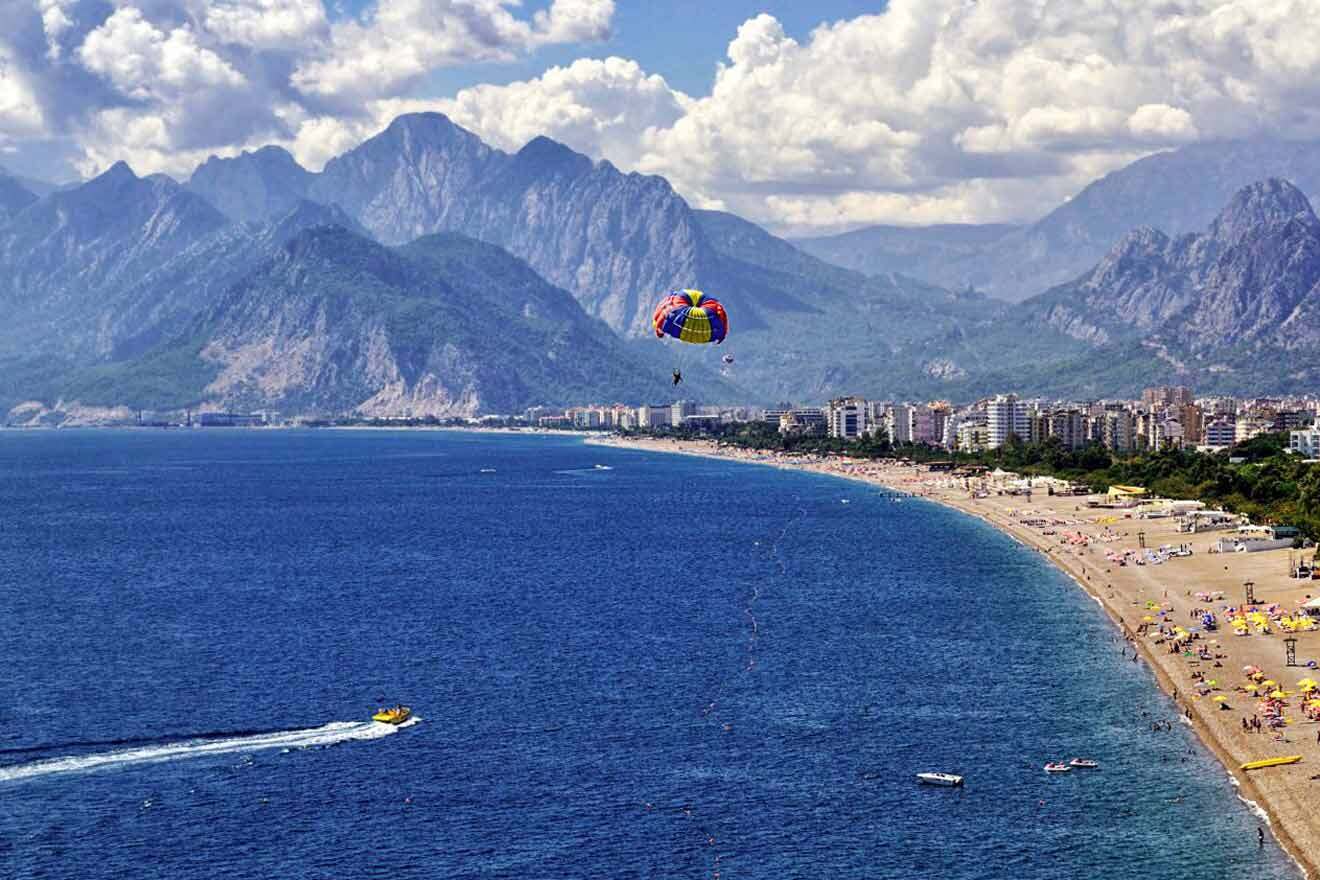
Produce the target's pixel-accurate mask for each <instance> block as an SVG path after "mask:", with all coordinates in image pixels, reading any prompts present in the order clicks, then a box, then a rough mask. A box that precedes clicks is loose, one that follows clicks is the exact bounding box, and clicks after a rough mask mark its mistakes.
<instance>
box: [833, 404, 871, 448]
mask: <svg viewBox="0 0 1320 880" xmlns="http://www.w3.org/2000/svg"><path fill="white" fill-rule="evenodd" d="M825 427H826V430H827V431H828V432H829V435H830V436H831V437H840V438H843V439H844V440H856V439H857V438H859V437H861V436H862V435H863V434H865V433H866V430H867V423H866V401H865V400H863V399H862V398H860V397H839V398H835V399H834V400H831V401H830V402H829V405H828V406H826V407H825Z"/></svg>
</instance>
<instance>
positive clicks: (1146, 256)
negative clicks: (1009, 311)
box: [1013, 179, 1320, 393]
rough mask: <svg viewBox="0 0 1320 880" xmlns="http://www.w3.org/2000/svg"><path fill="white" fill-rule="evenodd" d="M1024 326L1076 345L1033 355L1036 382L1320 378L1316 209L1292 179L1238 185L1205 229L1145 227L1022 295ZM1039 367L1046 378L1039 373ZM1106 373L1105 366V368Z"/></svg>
mask: <svg viewBox="0 0 1320 880" xmlns="http://www.w3.org/2000/svg"><path fill="white" fill-rule="evenodd" d="M1013 319H1014V320H1016V321H1017V322H1018V323H1019V325H1020V326H1021V327H1022V328H1023V329H1022V331H1021V332H1022V334H1023V335H1024V336H1030V335H1032V334H1034V333H1043V332H1049V333H1063V334H1065V335H1067V336H1069V337H1071V338H1072V339H1073V340H1075V341H1076V342H1078V343H1080V344H1081V345H1083V346H1084V348H1083V349H1081V350H1073V351H1071V352H1069V355H1070V359H1071V361H1072V362H1071V363H1069V364H1065V363H1063V362H1062V360H1060V361H1056V362H1053V363H1048V364H1042V365H1041V369H1038V370H1035V371H1034V375H1033V377H1032V381H1033V382H1035V381H1043V383H1044V386H1043V387H1044V388H1045V389H1046V390H1053V389H1056V388H1061V387H1068V386H1069V385H1070V384H1071V385H1078V384H1082V383H1088V384H1089V383H1095V382H1100V383H1101V384H1102V385H1103V383H1104V382H1106V381H1109V382H1115V383H1117V387H1114V389H1113V390H1112V391H1109V392H1108V393H1114V391H1119V390H1122V391H1129V392H1130V391H1131V390H1133V389H1134V388H1136V387H1140V383H1142V382H1146V384H1149V377H1150V375H1151V373H1150V371H1151V370H1154V371H1157V372H1156V374H1157V375H1162V376H1163V377H1165V378H1177V379H1179V380H1180V381H1184V382H1186V383H1188V384H1193V385H1195V386H1196V387H1198V388H1202V389H1206V390H1210V389H1220V390H1269V389H1273V390H1274V391H1281V390H1287V389H1288V388H1304V387H1308V386H1313V385H1314V383H1315V382H1316V381H1317V380H1320V220H1317V219H1316V216H1315V214H1314V212H1313V211H1312V209H1311V205H1310V204H1309V202H1308V201H1307V199H1306V197H1305V195H1303V193H1302V192H1301V190H1300V189H1298V188H1297V187H1295V186H1293V185H1292V184H1290V183H1288V182H1286V181H1282V180H1278V179H1272V180H1266V181H1260V182H1257V183H1253V184H1251V185H1249V186H1246V187H1244V188H1242V189H1241V190H1240V191H1239V192H1238V193H1236V194H1235V195H1234V196H1233V197H1232V200H1231V201H1230V202H1229V203H1228V205H1227V206H1226V207H1224V208H1223V209H1222V210H1221V211H1220V213H1219V215H1218V216H1217V217H1215V218H1214V219H1213V221H1212V222H1210V223H1209V224H1208V226H1207V228H1206V229H1205V231H1203V232H1201V233H1198V234H1184V235H1179V236H1177V237H1170V236H1168V235H1166V234H1165V233H1163V232H1161V231H1159V230H1156V229H1153V228H1150V227H1143V228H1140V229H1136V230H1133V231H1132V232H1130V233H1128V234H1127V235H1126V236H1124V237H1123V238H1122V239H1121V240H1120V241H1119V242H1118V244H1116V245H1115V246H1114V247H1113V248H1112V249H1111V250H1110V252H1109V253H1108V254H1106V255H1105V257H1104V258H1103V259H1102V260H1100V262H1099V263H1098V264H1097V265H1096V266H1095V267H1094V268H1092V269H1091V271H1089V272H1087V273H1086V274H1084V275H1082V276H1081V277H1080V278H1078V279H1077V280H1075V281H1073V282H1070V283H1068V284H1065V285H1061V286H1059V287H1056V288H1054V289H1052V290H1050V291H1049V292H1047V293H1045V294H1043V295H1041V296H1039V297H1036V298H1034V299H1032V300H1029V301H1027V302H1025V303H1023V304H1022V306H1020V307H1019V309H1018V310H1017V311H1016V312H1015V313H1014V318H1013ZM1044 377H1048V378H1044ZM1106 377H1108V378H1106Z"/></svg>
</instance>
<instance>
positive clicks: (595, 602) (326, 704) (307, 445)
mask: <svg viewBox="0 0 1320 880" xmlns="http://www.w3.org/2000/svg"><path fill="white" fill-rule="evenodd" d="M597 465H600V466H602V467H597ZM483 471H484V472H483ZM844 501H847V502H849V503H847V504H844V503H842V502H844ZM0 513H2V514H3V515H2V517H0V612H2V613H3V616H4V621H5V629H4V633H5V635H4V637H3V639H0V876H3V877H70V878H101V877H105V878H112V877H114V878H118V877H135V878H136V877H144V878H154V877H161V878H164V877H169V878H176V880H177V878H181V877H237V878H244V877H253V878H257V877H262V878H264V877H274V876H278V877H295V878H313V877H315V878H321V877H324V878H338V877H347V876H363V875H365V876H382V877H384V876H391V877H418V878H422V877H464V878H466V877H472V878H477V877H482V878H486V877H509V878H513V877H518V878H550V877H565V878H577V877H602V878H603V877H611V878H618V877H713V876H714V875H715V874H716V873H717V872H718V874H719V876H720V877H721V878H786V877H807V876H811V877H815V876H831V877H843V878H891V877H892V878H912V877H950V878H974V877H975V878H981V877H1015V878H1058V877H1079V878H1081V877H1086V878H1092V877H1105V878H1128V877H1131V878H1146V877H1165V876H1167V877H1175V878H1196V877H1207V878H1211V877H1214V878H1227V877H1232V878H1238V877H1244V878H1284V877H1289V878H1291V877H1295V876H1297V873H1296V871H1295V869H1294V868H1293V867H1292V866H1291V864H1290V863H1289V861H1288V860H1287V859H1286V857H1285V856H1284V855H1283V854H1282V853H1281V852H1280V851H1279V849H1278V848H1277V846H1275V845H1274V844H1273V841H1272V840H1271V841H1269V842H1268V843H1267V846H1266V847H1265V848H1264V849H1263V850H1258V849H1257V847H1256V828H1257V825H1258V821H1257V819H1256V817H1255V816H1253V815H1252V814H1251V812H1250V811H1249V810H1248V809H1247V808H1246V807H1245V806H1244V805H1243V804H1242V803H1241V802H1240V801H1239V800H1238V799H1237V797H1236V795H1235V793H1234V790H1233V788H1232V787H1231V785H1230V784H1229V782H1228V778H1227V776H1226V774H1225V773H1224V772H1223V770H1222V769H1221V768H1220V767H1219V766H1218V764H1217V763H1216V762H1215V761H1214V760H1213V759H1212V758H1211V757H1210V756H1209V755H1208V754H1207V753H1206V752H1205V751H1204V750H1203V749H1202V748H1201V747H1200V746H1199V745H1198V744H1197V743H1196V741H1195V740H1194V738H1193V737H1192V736H1191V735H1190V733H1189V732H1188V731H1186V730H1185V729H1184V728H1182V727H1181V726H1178V725H1175V729H1174V730H1173V731H1172V732H1159V733H1157V732H1153V731H1151V730H1150V722H1151V720H1152V719H1156V718H1160V719H1163V718H1173V717H1174V716H1173V712H1172V710H1171V707H1170V706H1169V705H1168V703H1167V701H1166V700H1165V699H1164V698H1163V697H1162V696H1161V695H1160V694H1159V693H1158V692H1157V691H1156V689H1155V687H1154V685H1153V682H1152V681H1151V680H1150V677H1149V674H1148V673H1147V672H1146V671H1145V670H1144V669H1143V668H1141V667H1140V666H1138V665H1134V664H1132V663H1130V662H1127V661H1124V660H1122V659H1121V658H1120V657H1119V642H1118V641H1117V640H1116V637H1115V634H1114V632H1113V631H1112V629H1111V627H1110V626H1109V625H1108V623H1107V621H1106V620H1105V618H1104V617H1103V615H1102V614H1101V612H1100V611H1099V609H1098V608H1097V607H1096V606H1095V605H1094V604H1093V603H1092V602H1091V601H1090V600H1089V599H1088V598H1086V597H1085V596H1084V595H1083V594H1082V593H1081V592H1080V591H1079V590H1078V589H1077V588H1076V586H1075V585H1073V584H1072V583H1071V582H1070V581H1068V580H1067V579H1066V578H1065V577H1063V576H1062V575H1061V574H1059V573H1058V572H1057V571H1056V570H1054V569H1053V568H1052V567H1050V566H1049V565H1048V564H1046V563H1045V562H1044V561H1043V560H1042V559H1041V558H1040V557H1039V556H1038V555H1037V554H1033V553H1030V552H1027V551H1025V550H1023V549H1022V548H1020V547H1018V546H1017V545H1016V544H1014V543H1013V542H1012V541H1011V540H1009V539H1008V538H1006V537H1004V536H1002V535H1000V534H998V533H997V532H995V531H993V530H992V529H990V528H989V527H987V526H985V525H983V524H981V523H979V522H977V521H975V520H972V519H969V518H967V517H963V516H960V515H957V514H954V513H952V512H949V511H946V510H943V509H940V508H937V507H935V506H933V505H928V504H925V503H922V502H916V501H911V500H907V501H902V502H896V501H894V500H893V499H891V498H890V497H889V496H888V495H886V494H885V493H883V492H881V491H878V490H874V489H871V488H868V487H864V486H861V485H859V484H854V483H846V482H841V481H837V480H834V479H830V478H826V477H820V476H814V475H807V474H796V473H787V472H782V471H776V470H772V469H767V468H758V467H754V466H746V465H737V464H732V463H726V462H717V461H707V460H700V459H692V458H686V457H679V456H660V455H653V454H644V453H638V452H632V451H625V450H611V449H604V448H596V447H590V446H584V445H582V443H581V442H580V441H578V440H576V439H571V438H543V437H541V438H533V437H503V436H488V435H471V434H455V433H439V432H399V433H388V432H250V431H237V432H232V433H226V432H223V431H220V432H201V431H192V432H174V433H168V432H158V433H150V432H91V431H86V432H42V433H12V432H9V433H0ZM395 700H403V701H406V702H409V703H410V704H412V705H413V706H414V707H415V708H416V710H417V713H418V715H419V716H420V718H421V720H420V721H419V722H418V723H417V724H416V725H414V726H412V727H409V728H406V729H403V730H399V731H394V732H391V733H388V734H386V733H384V732H383V731H381V730H380V729H379V728H377V727H374V726H373V725H371V724H368V723H366V722H365V721H364V720H363V719H364V718H365V717H366V716H367V715H368V714H369V712H370V711H371V710H372V709H373V708H374V707H375V706H376V705H379V704H381V703H383V702H392V701H395ZM1073 755H1088V756H1091V757H1095V758H1097V759H1098V760H1100V762H1101V764H1102V769H1101V770H1099V771H1097V772H1094V773H1081V772H1075V773H1072V774H1069V775H1068V776H1065V777H1061V778H1050V777H1046V776H1045V774H1044V773H1042V772H1041V770H1040V767H1041V765H1042V764H1043V763H1044V762H1045V761H1046V760H1049V759H1053V758H1068V757H1071V756H1073ZM930 769H940V770H954V771H958V772H962V773H964V774H966V776H967V780H968V782H967V786H966V788H965V789H964V790H962V791H951V790H942V789H931V788H923V787H919V786H917V785H915V784H914V781H913V774H914V773H916V772H919V771H923V770H930Z"/></svg>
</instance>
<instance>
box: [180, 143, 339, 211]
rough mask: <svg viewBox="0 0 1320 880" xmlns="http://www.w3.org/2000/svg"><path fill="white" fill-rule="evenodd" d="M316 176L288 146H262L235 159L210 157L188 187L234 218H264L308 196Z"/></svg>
mask: <svg viewBox="0 0 1320 880" xmlns="http://www.w3.org/2000/svg"><path fill="white" fill-rule="evenodd" d="M313 177H314V175H313V174H312V173H311V172H310V171H308V170H306V169H305V168H303V167H302V166H301V165H299V164H298V162H297V160H296V159H294V158H293V156H291V155H289V152H288V151H287V150H284V149H282V148H280V147H262V148H261V149H260V150H257V151H256V152H251V153H249V152H244V153H242V154H241V155H239V156H236V157H234V158H233V159H217V158H215V157H214V156H213V157H211V158H210V159H208V160H207V161H206V162H204V163H202V164H201V165H200V166H198V168H197V170H196V171H194V172H193V175H192V178H191V179H190V180H189V181H188V189H190V190H192V191H193V192H195V193H197V194H198V195H200V196H202V197H203V198H205V199H206V200H207V201H209V202H210V203H211V204H212V205H215V206H216V207H217V208H219V209H220V211H221V212H222V213H224V214H225V215H226V216H228V217H229V218H231V219H233V220H256V221H261V220H266V219H269V218H271V217H273V216H275V215H278V214H283V213H285V212H287V211H289V210H290V209H291V208H293V207H294V205H296V204H297V203H298V202H300V201H303V200H305V199H307V190H308V187H310V186H311V182H312V179H313ZM329 201H336V200H333V199H332V200H329Z"/></svg>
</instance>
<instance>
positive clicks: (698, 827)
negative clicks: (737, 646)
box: [646, 498, 807, 880]
mask: <svg viewBox="0 0 1320 880" xmlns="http://www.w3.org/2000/svg"><path fill="white" fill-rule="evenodd" d="M794 500H795V501H797V500H798V499H796V498H795V499H794ZM806 518H807V509H806V508H805V507H799V508H798V512H797V515H796V516H794V517H793V518H791V519H790V520H789V521H788V522H786V523H785V524H784V527H783V528H782V529H780V530H779V534H778V535H776V536H775V538H774V540H773V541H771V542H770V548H769V558H770V560H771V562H773V563H774V566H775V568H776V569H778V571H777V575H778V577H780V578H784V579H786V578H787V577H788V563H787V561H786V560H785V559H784V555H783V552H782V549H781V545H782V544H783V543H784V540H785V539H786V538H787V537H788V534H789V532H790V531H791V530H792V529H793V527H794V526H796V525H798V524H799V523H801V522H803V521H805V520H806ZM762 595H764V593H763V590H762V588H761V583H760V582H759V581H754V582H753V584H752V588H751V591H750V592H749V593H748V596H747V604H746V605H744V606H743V616H744V617H745V618H746V620H747V640H746V642H745V645H746V651H745V657H746V659H745V662H744V663H743V664H742V665H741V667H740V668H739V669H738V671H737V672H734V673H730V674H726V675H725V676H724V677H723V678H722V679H721V680H720V682H719V684H718V685H717V686H716V688H715V695H714V697H713V698H712V699H711V701H710V702H709V703H707V704H706V705H705V706H704V707H703V708H702V710H701V716H702V717H703V718H707V717H709V716H711V715H715V721H716V722H717V723H718V724H719V725H720V730H721V731H722V732H723V733H732V732H733V725H732V723H730V722H728V721H726V720H724V718H723V716H721V715H719V714H718V713H717V709H718V708H719V706H720V701H721V699H722V698H723V696H724V693H725V691H727V690H728V688H729V687H730V685H731V684H732V681H733V679H735V678H737V677H739V676H742V675H748V674H750V673H752V672H753V671H755V669H756V659H757V658H756V649H757V647H758V645H759V642H760V638H761V624H760V621H759V620H758V619H757V617H756V604H757V602H759V601H760V599H761V597H762ZM646 807H647V809H648V810H649V809H651V805H650V804H647V805H646ZM681 812H682V813H683V814H684V815H685V816H686V817H687V819H688V820H689V821H690V822H692V823H693V825H694V829H693V830H694V831H696V832H697V833H698V834H700V835H701V838H702V841H703V843H704V845H705V846H706V847H715V846H716V845H717V843H718V841H717V840H716V838H715V835H713V834H712V833H711V832H710V830H709V829H708V828H707V827H706V826H705V825H703V824H702V823H701V821H700V819H699V818H698V817H697V816H696V815H695V813H694V811H693V809H692V807H691V806H684V807H682V808H681ZM723 858H724V854H723V853H721V852H720V851H719V850H718V849H716V850H715V851H714V854H713V857H712V864H711V880H719V878H720V864H721V862H722V860H723Z"/></svg>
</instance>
